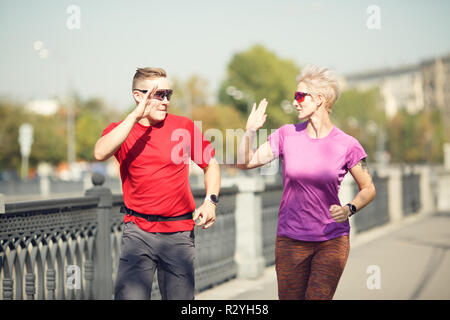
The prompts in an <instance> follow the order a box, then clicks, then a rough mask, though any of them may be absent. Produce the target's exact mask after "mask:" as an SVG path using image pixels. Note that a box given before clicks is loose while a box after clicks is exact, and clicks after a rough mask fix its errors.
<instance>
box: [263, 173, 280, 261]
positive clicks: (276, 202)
mask: <svg viewBox="0 0 450 320" xmlns="http://www.w3.org/2000/svg"><path fill="white" fill-rule="evenodd" d="M282 193H283V184H282V178H281V177H280V179H279V180H278V183H276V184H268V185H266V187H265V190H264V191H263V194H262V232H263V234H262V240H263V255H264V261H265V263H266V266H270V265H272V264H274V263H275V240H276V237H277V224H278V210H279V208H280V202H281V196H282Z"/></svg>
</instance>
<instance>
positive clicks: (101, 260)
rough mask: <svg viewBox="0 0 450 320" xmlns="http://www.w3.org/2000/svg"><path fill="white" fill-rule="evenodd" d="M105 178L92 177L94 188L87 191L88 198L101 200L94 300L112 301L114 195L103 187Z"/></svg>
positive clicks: (96, 248) (95, 259)
mask: <svg viewBox="0 0 450 320" xmlns="http://www.w3.org/2000/svg"><path fill="white" fill-rule="evenodd" d="M104 182H105V177H104V176H103V175H101V174H98V173H95V174H93V175H92V183H93V185H94V187H93V188H91V189H89V190H86V192H85V195H86V196H96V197H98V198H99V201H98V207H97V233H96V237H95V252H94V254H95V256H94V257H95V258H94V279H93V288H94V299H98V300H110V299H112V258H111V221H110V214H111V208H112V193H111V190H109V189H108V188H105V187H102V184H103V183H104Z"/></svg>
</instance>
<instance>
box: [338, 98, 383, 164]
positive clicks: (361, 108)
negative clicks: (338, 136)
mask: <svg viewBox="0 0 450 320" xmlns="http://www.w3.org/2000/svg"><path fill="white" fill-rule="evenodd" d="M331 119H332V121H333V123H335V124H336V126H337V127H339V128H340V129H341V130H343V131H344V132H346V133H347V134H350V135H352V136H354V137H355V138H356V139H358V141H359V142H360V143H361V145H362V146H363V147H364V149H365V150H366V152H367V154H368V157H369V160H370V161H375V151H376V144H377V139H379V138H380V137H381V134H382V133H384V132H385V131H386V125H387V119H386V115H385V112H384V109H383V105H382V103H381V97H380V93H379V91H378V89H371V90H368V91H358V90H354V89H351V90H346V91H343V92H342V93H341V96H340V97H339V99H338V101H337V102H336V104H335V105H334V107H333V109H332V113H331Z"/></svg>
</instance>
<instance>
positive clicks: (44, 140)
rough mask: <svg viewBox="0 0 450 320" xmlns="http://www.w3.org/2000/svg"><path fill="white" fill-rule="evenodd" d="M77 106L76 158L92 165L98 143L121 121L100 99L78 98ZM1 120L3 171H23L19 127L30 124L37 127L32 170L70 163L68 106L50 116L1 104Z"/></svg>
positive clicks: (35, 128) (0, 135) (0, 150)
mask: <svg viewBox="0 0 450 320" xmlns="http://www.w3.org/2000/svg"><path fill="white" fill-rule="evenodd" d="M73 103H74V109H75V139H76V143H75V147H76V157H77V160H86V161H92V160H93V150H94V146H95V142H96V141H97V139H98V138H99V137H100V136H101V133H102V131H103V129H104V128H105V127H106V126H107V125H108V124H109V123H110V122H112V121H119V120H120V118H119V115H118V113H117V112H114V111H112V110H109V109H107V108H106V106H105V105H104V104H103V102H102V101H101V100H99V99H89V100H87V101H82V100H81V99H80V98H79V97H77V96H74V99H73ZM0 118H1V119H2V126H0V155H1V156H0V170H16V171H18V170H19V169H20V165H21V155H20V147H19V143H18V136H19V127H20V125H22V124H23V123H26V122H28V123H30V124H31V125H32V126H33V144H32V147H31V153H30V158H29V161H30V168H31V167H36V166H37V164H38V163H40V162H47V163H50V164H53V165H57V164H59V163H61V162H64V161H67V112H66V105H62V106H61V107H60V108H59V110H58V111H57V112H56V113H55V114H54V115H51V116H46V115H41V114H36V113H33V112H29V111H26V110H25V108H24V106H23V105H15V104H12V103H10V102H7V101H0Z"/></svg>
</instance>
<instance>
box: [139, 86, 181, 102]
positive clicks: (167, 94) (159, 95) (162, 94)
mask: <svg viewBox="0 0 450 320" xmlns="http://www.w3.org/2000/svg"><path fill="white" fill-rule="evenodd" d="M134 90H136V91H140V92H142V93H144V94H145V93H147V91H148V90H142V89H134ZM172 93H173V90H172V89H167V90H158V91H156V92H155V94H154V95H153V98H155V99H158V100H161V101H163V100H164V98H167V100H168V101H170V98H171V97H172Z"/></svg>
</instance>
